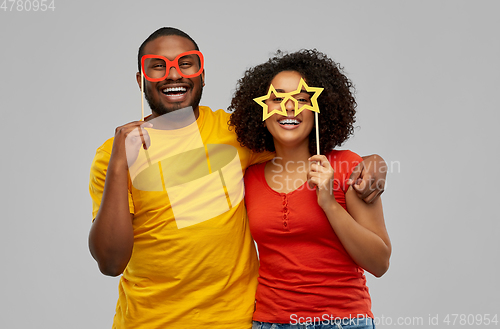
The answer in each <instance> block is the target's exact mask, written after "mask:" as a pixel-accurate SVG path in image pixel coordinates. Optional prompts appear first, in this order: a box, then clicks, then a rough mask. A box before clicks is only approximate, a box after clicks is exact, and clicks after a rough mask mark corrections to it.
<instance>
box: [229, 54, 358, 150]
mask: <svg viewBox="0 0 500 329" xmlns="http://www.w3.org/2000/svg"><path fill="white" fill-rule="evenodd" d="M283 71H296V72H298V73H299V74H300V75H301V76H302V77H303V78H304V80H305V82H306V83H307V85H309V86H314V87H322V88H324V90H323V92H322V93H321V95H320V96H319V97H318V105H319V108H320V111H321V114H320V115H319V116H318V119H319V130H320V148H321V154H326V153H328V152H329V151H330V150H332V149H333V148H334V147H336V146H340V145H341V144H342V143H343V142H344V141H346V140H347V138H349V136H350V135H352V133H353V131H354V128H353V125H354V123H355V121H356V106H357V104H356V101H355V99H354V92H355V90H354V85H353V84H352V82H351V80H349V79H348V78H347V77H346V76H345V74H344V73H343V69H342V67H341V66H340V65H339V64H338V63H335V62H334V61H333V60H332V59H330V58H329V57H328V56H327V55H325V54H323V53H321V52H319V51H317V50H316V49H302V50H300V51H297V52H294V53H290V54H285V53H283V52H281V51H279V50H278V51H277V52H276V55H275V56H274V57H273V58H271V59H269V60H268V61H267V62H265V63H263V64H260V65H257V66H255V67H253V68H250V69H248V70H247V71H246V72H245V75H244V76H243V78H241V79H240V80H238V84H237V86H236V91H235V93H234V96H233V99H232V100H231V105H230V106H229V107H228V110H229V111H230V112H233V113H232V114H231V118H230V121H229V125H230V128H234V129H235V131H236V134H237V135H238V142H240V144H241V145H242V146H246V147H248V148H249V149H250V150H252V151H255V152H263V151H271V152H274V151H275V148H274V141H273V136H272V135H271V133H269V131H268V130H267V128H266V127H265V125H264V124H263V123H262V107H261V106H260V105H259V104H257V103H256V102H255V101H254V100H253V99H254V98H256V97H260V96H262V95H266V93H267V92H268V90H269V85H270V84H271V81H272V80H273V78H274V77H275V76H276V75H277V74H278V73H280V72H283ZM315 149H316V134H315V129H312V130H311V133H310V134H309V152H310V153H311V154H315V152H316V151H315Z"/></svg>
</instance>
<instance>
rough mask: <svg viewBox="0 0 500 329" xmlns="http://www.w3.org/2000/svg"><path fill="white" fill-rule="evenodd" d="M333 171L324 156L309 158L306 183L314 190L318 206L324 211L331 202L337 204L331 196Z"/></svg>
mask: <svg viewBox="0 0 500 329" xmlns="http://www.w3.org/2000/svg"><path fill="white" fill-rule="evenodd" d="M334 176H335V171H334V170H333V168H332V166H331V164H330V161H328V159H327V158H326V156H324V155H313V156H312V157H310V158H309V172H308V173H307V183H308V184H309V187H310V188H311V189H313V188H316V195H317V196H318V205H319V206H320V207H321V208H322V209H323V210H325V208H326V207H327V206H328V205H331V204H332V202H337V201H336V200H335V197H334V196H333V179H334Z"/></svg>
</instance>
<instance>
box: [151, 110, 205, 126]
mask: <svg viewBox="0 0 500 329" xmlns="http://www.w3.org/2000/svg"><path fill="white" fill-rule="evenodd" d="M199 116H200V110H199V107H198V106H197V107H196V108H195V109H194V110H192V109H191V107H187V108H183V109H179V110H175V111H172V112H169V113H166V114H161V115H160V114H158V113H156V112H154V111H153V112H152V114H151V115H150V116H148V117H147V118H146V119H145V121H151V123H153V128H154V129H160V130H174V129H181V128H184V127H186V126H189V125H190V124H192V123H194V122H196V120H197V119H198V117H199Z"/></svg>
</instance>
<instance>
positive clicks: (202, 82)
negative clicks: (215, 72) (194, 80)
mask: <svg viewBox="0 0 500 329" xmlns="http://www.w3.org/2000/svg"><path fill="white" fill-rule="evenodd" d="M201 85H202V86H203V87H205V70H203V72H201Z"/></svg>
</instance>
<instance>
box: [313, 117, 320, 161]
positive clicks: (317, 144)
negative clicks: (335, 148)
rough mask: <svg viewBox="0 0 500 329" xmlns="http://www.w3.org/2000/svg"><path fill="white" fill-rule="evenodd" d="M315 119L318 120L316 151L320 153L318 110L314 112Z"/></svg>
mask: <svg viewBox="0 0 500 329" xmlns="http://www.w3.org/2000/svg"><path fill="white" fill-rule="evenodd" d="M314 121H315V122H316V153H318V155H319V154H320V153H319V123H318V112H314Z"/></svg>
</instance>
